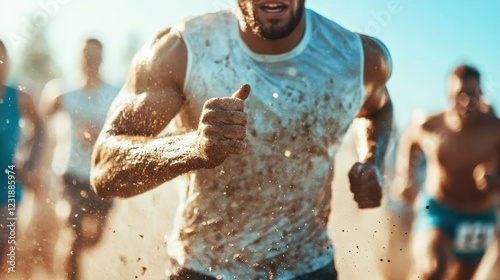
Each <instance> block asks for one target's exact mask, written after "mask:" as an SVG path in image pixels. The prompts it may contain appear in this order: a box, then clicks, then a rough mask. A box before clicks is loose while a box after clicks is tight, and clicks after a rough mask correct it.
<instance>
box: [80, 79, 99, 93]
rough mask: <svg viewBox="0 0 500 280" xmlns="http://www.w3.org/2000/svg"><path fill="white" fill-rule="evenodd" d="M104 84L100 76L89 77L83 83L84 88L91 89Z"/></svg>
mask: <svg viewBox="0 0 500 280" xmlns="http://www.w3.org/2000/svg"><path fill="white" fill-rule="evenodd" d="M102 84H103V81H102V79H101V77H100V76H95V77H88V78H87V79H86V81H85V84H84V85H83V88H84V89H85V90H89V91H91V90H96V89H98V88H99V87H101V85H102Z"/></svg>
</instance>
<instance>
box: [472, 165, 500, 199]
mask: <svg viewBox="0 0 500 280" xmlns="http://www.w3.org/2000/svg"><path fill="white" fill-rule="evenodd" d="M498 170H499V169H498V166H497V163H496V162H486V163H481V164H478V165H477V166H476V168H474V171H473V172H472V177H473V179H474V181H475V182H476V186H477V188H478V190H480V191H482V192H494V191H500V174H499V172H498Z"/></svg>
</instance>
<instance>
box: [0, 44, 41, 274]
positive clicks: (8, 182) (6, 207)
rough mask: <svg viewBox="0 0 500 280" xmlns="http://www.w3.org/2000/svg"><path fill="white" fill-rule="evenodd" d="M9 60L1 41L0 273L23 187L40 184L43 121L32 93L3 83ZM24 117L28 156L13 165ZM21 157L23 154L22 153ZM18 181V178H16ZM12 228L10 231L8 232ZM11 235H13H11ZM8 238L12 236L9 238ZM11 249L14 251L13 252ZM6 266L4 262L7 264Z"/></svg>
mask: <svg viewBox="0 0 500 280" xmlns="http://www.w3.org/2000/svg"><path fill="white" fill-rule="evenodd" d="M8 66H9V59H8V56H7V49H6V47H5V45H4V43H3V42H2V41H0V170H1V172H0V192H1V193H0V219H1V221H0V267H1V268H2V271H0V275H4V274H6V273H8V270H7V269H4V268H5V266H6V263H7V261H8V260H9V259H10V257H9V256H7V254H11V255H12V252H11V251H10V250H11V247H17V246H18V245H17V244H16V243H15V241H16V240H15V234H14V235H12V232H16V230H17V227H18V226H19V225H15V226H14V227H12V226H11V227H8V226H7V225H9V224H11V221H12V220H7V219H8V218H17V216H16V212H17V210H18V207H19V203H20V202H21V197H22V193H23V188H22V186H21V184H20V183H19V181H22V182H23V184H24V185H25V186H26V187H29V188H34V189H35V190H36V188H38V187H40V186H39V180H38V179H39V178H38V175H39V172H38V170H39V169H38V168H39V160H40V150H41V149H40V147H39V145H40V143H41V140H42V138H43V123H42V121H41V119H40V117H39V116H38V114H37V112H36V109H35V104H34V102H33V99H32V98H31V96H30V95H29V94H27V93H25V92H23V91H20V90H17V89H15V88H12V87H9V86H7V85H5V81H6V78H7V71H8ZM21 118H24V119H26V120H28V121H30V122H31V123H32V125H33V137H32V139H31V140H29V141H28V143H30V144H31V149H30V152H29V155H28V156H26V157H25V158H24V159H23V166H19V165H16V164H17V163H16V161H15V156H16V152H17V148H18V143H19V141H20V138H21V125H20V123H19V121H20V120H21ZM23 157H24V156H23ZM16 180H17V181H16ZM11 230H12V232H11ZM11 236H13V237H14V238H12V237H11ZM9 237H11V238H9ZM16 253H17V252H16V250H14V254H16ZM8 266H9V265H7V267H8Z"/></svg>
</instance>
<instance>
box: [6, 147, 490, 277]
mask: <svg viewBox="0 0 500 280" xmlns="http://www.w3.org/2000/svg"><path fill="white" fill-rule="evenodd" d="M347 142H348V143H352V141H347ZM349 145H351V144H346V145H345V146H344V147H343V148H341V149H340V150H339V153H338V154H337V165H336V178H335V181H334V183H333V188H334V197H333V201H332V212H331V216H330V223H329V227H328V228H329V231H330V233H331V236H332V238H333V242H334V246H335V253H336V257H335V262H336V266H337V269H338V271H339V279H340V280H353V279H354V280H355V279H371V280H377V279H394V280H396V279H397V280H400V279H405V277H406V276H407V275H408V274H409V273H411V272H412V265H411V262H410V259H409V257H410V251H409V249H408V245H407V242H408V239H409V231H410V228H409V223H408V221H409V219H410V212H409V211H408V209H405V208H404V207H402V206H401V205H399V204H397V203H396V202H390V201H389V200H388V199H387V197H388V196H386V197H385V200H384V206H383V207H381V208H379V209H376V210H363V211H362V210H359V209H358V208H357V206H356V204H355V203H354V201H353V199H352V195H351V194H350V192H349V187H348V184H347V175H346V174H347V171H348V169H349V168H350V167H351V166H352V164H353V163H354V160H355V159H354V155H353V152H352V146H349ZM48 180H49V181H51V183H50V184H51V185H52V186H54V187H53V188H52V189H51V191H46V192H45V193H43V194H42V195H41V198H40V199H39V200H37V201H36V202H35V201H34V199H33V196H32V195H30V194H27V195H26V197H25V200H24V202H23V204H22V207H21V209H19V212H18V217H19V224H20V232H19V234H18V235H19V236H18V238H19V242H18V243H19V244H18V248H19V253H18V258H17V264H16V273H15V274H12V273H11V274H10V275H7V277H0V278H1V279H23V280H24V279H34V280H44V279H51V280H52V279H54V280H57V279H65V278H64V262H65V258H66V257H67V255H68V254H69V247H68V246H69V244H70V241H71V238H72V232H71V230H70V228H69V227H68V225H67V224H66V223H65V222H64V218H65V214H66V215H67V207H66V206H65V205H64V203H63V202H59V203H57V202H54V201H57V199H54V197H58V195H59V191H60V187H58V183H57V180H55V178H52V177H51V178H48ZM180 182H181V181H180V180H179V179H176V180H174V181H172V182H170V183H167V184H165V185H164V186H161V187H159V188H157V189H155V190H153V191H150V192H148V193H146V194H143V195H140V196H137V197H135V198H131V199H128V200H118V201H116V203H115V205H114V207H113V209H112V211H111V213H110V215H109V221H108V225H107V226H106V230H105V234H104V238H103V240H102V242H101V243H100V244H99V246H98V247H96V248H94V249H92V250H90V251H88V252H87V253H86V254H84V257H83V263H82V266H83V269H82V270H83V271H82V273H83V278H82V279H83V280H94V279H107V280H113V279H117V280H127V279H154V280H157V279H166V277H165V276H164V271H163V270H164V263H165V260H166V250H165V248H166V246H168V244H166V243H165V241H164V240H165V239H164V236H165V235H166V234H168V233H169V232H170V230H171V227H172V221H173V217H174V213H175V210H176V206H177V198H178V196H177V193H178V191H179V190H180V188H182V186H181V184H180ZM30 221H31V222H30ZM497 247H498V246H492V250H491V251H490V252H488V254H489V255H490V256H489V257H487V259H486V260H485V262H484V267H483V271H482V272H480V277H478V279H499V278H498V275H500V274H499V273H498V271H496V272H495V271H491V270H492V267H498V265H496V266H495V264H494V262H495V260H496V256H497V254H498V251H497V250H496V249H497ZM50 256H53V257H52V258H51V257H50ZM51 267H52V268H53V269H50V268H51ZM51 270H52V271H51ZM2 271H5V270H2ZM490 271H491V272H490ZM481 273H482V274H481ZM488 274H490V275H488ZM407 279H417V278H414V277H408V278H407Z"/></svg>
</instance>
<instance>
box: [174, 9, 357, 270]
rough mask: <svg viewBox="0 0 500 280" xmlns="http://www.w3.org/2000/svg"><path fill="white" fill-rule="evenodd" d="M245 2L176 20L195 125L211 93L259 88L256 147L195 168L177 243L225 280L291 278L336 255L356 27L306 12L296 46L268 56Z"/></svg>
mask: <svg viewBox="0 0 500 280" xmlns="http://www.w3.org/2000/svg"><path fill="white" fill-rule="evenodd" d="M237 19H238V15H237V12H233V11H223V12H219V13H215V14H207V15H204V16H201V17H196V18H192V19H190V20H187V21H185V22H183V23H182V24H180V25H179V26H177V27H176V28H175V30H178V31H179V34H180V36H182V38H183V40H184V42H185V43H186V46H187V50H188V68H187V73H186V81H185V84H184V93H185V95H186V103H185V105H184V108H183V109H182V111H181V112H180V115H179V119H180V120H181V124H182V125H183V126H184V127H187V128H191V129H195V128H196V125H197V123H198V118H199V116H200V112H201V109H202V106H203V103H204V102H205V101H206V100H208V99H209V98H212V97H221V96H230V95H231V94H232V93H233V92H234V91H235V90H236V89H238V87H239V86H240V85H241V84H243V83H248V84H250V85H251V86H252V93H251V94H250V97H249V98H248V99H247V100H246V101H245V112H246V113H247V114H248V116H249V123H248V127H247V139H246V141H247V150H246V151H245V153H244V154H242V155H238V156H232V157H230V158H228V159H227V160H226V161H225V162H224V163H223V164H222V165H221V166H218V167H216V168H213V169H203V170H198V171H196V172H193V173H191V174H190V175H189V183H188V186H187V189H186V192H185V196H184V197H182V201H181V204H180V208H179V210H178V214H177V216H176V221H175V224H174V230H173V233H172V236H171V238H170V241H169V244H168V252H169V255H170V256H171V257H172V259H173V260H174V262H177V263H178V264H179V265H181V266H183V267H187V268H189V269H192V270H195V271H198V272H201V273H204V274H207V275H211V276H214V277H217V276H222V278H223V279H259V278H263V279H268V278H270V275H271V274H272V275H274V276H273V277H274V279H289V278H292V277H294V276H297V275H301V274H304V273H307V272H310V271H314V270H316V269H319V268H321V267H323V266H326V265H327V264H328V263H330V262H331V261H332V259H333V248H332V244H331V241H330V239H329V236H328V232H327V220H328V215H329V212H330V202H331V182H332V178H333V160H334V155H335V150H336V148H337V146H338V144H339V142H340V141H341V139H342V137H343V136H344V134H345V133H346V131H347V130H348V128H349V126H350V124H351V122H352V120H353V119H354V118H355V116H356V115H357V113H358V111H359V109H360V107H361V104H362V101H363V75H362V73H363V48H362V45H361V40H360V38H359V36H358V34H356V33H352V32H350V31H348V30H346V29H344V28H342V27H341V26H339V25H338V24H336V23H334V22H332V21H330V20H328V19H326V18H324V17H322V16H320V15H318V14H317V13H315V12H313V11H311V10H307V12H306V30H305V34H304V36H303V38H302V39H301V41H300V43H299V44H298V45H297V46H296V47H295V48H294V49H293V50H291V51H290V52H288V53H283V54H279V55H261V54H256V53H254V52H252V51H251V50H250V49H249V48H248V47H247V46H246V45H245V43H244V42H243V41H242V39H241V37H240V35H239V29H238V20H237Z"/></svg>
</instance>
